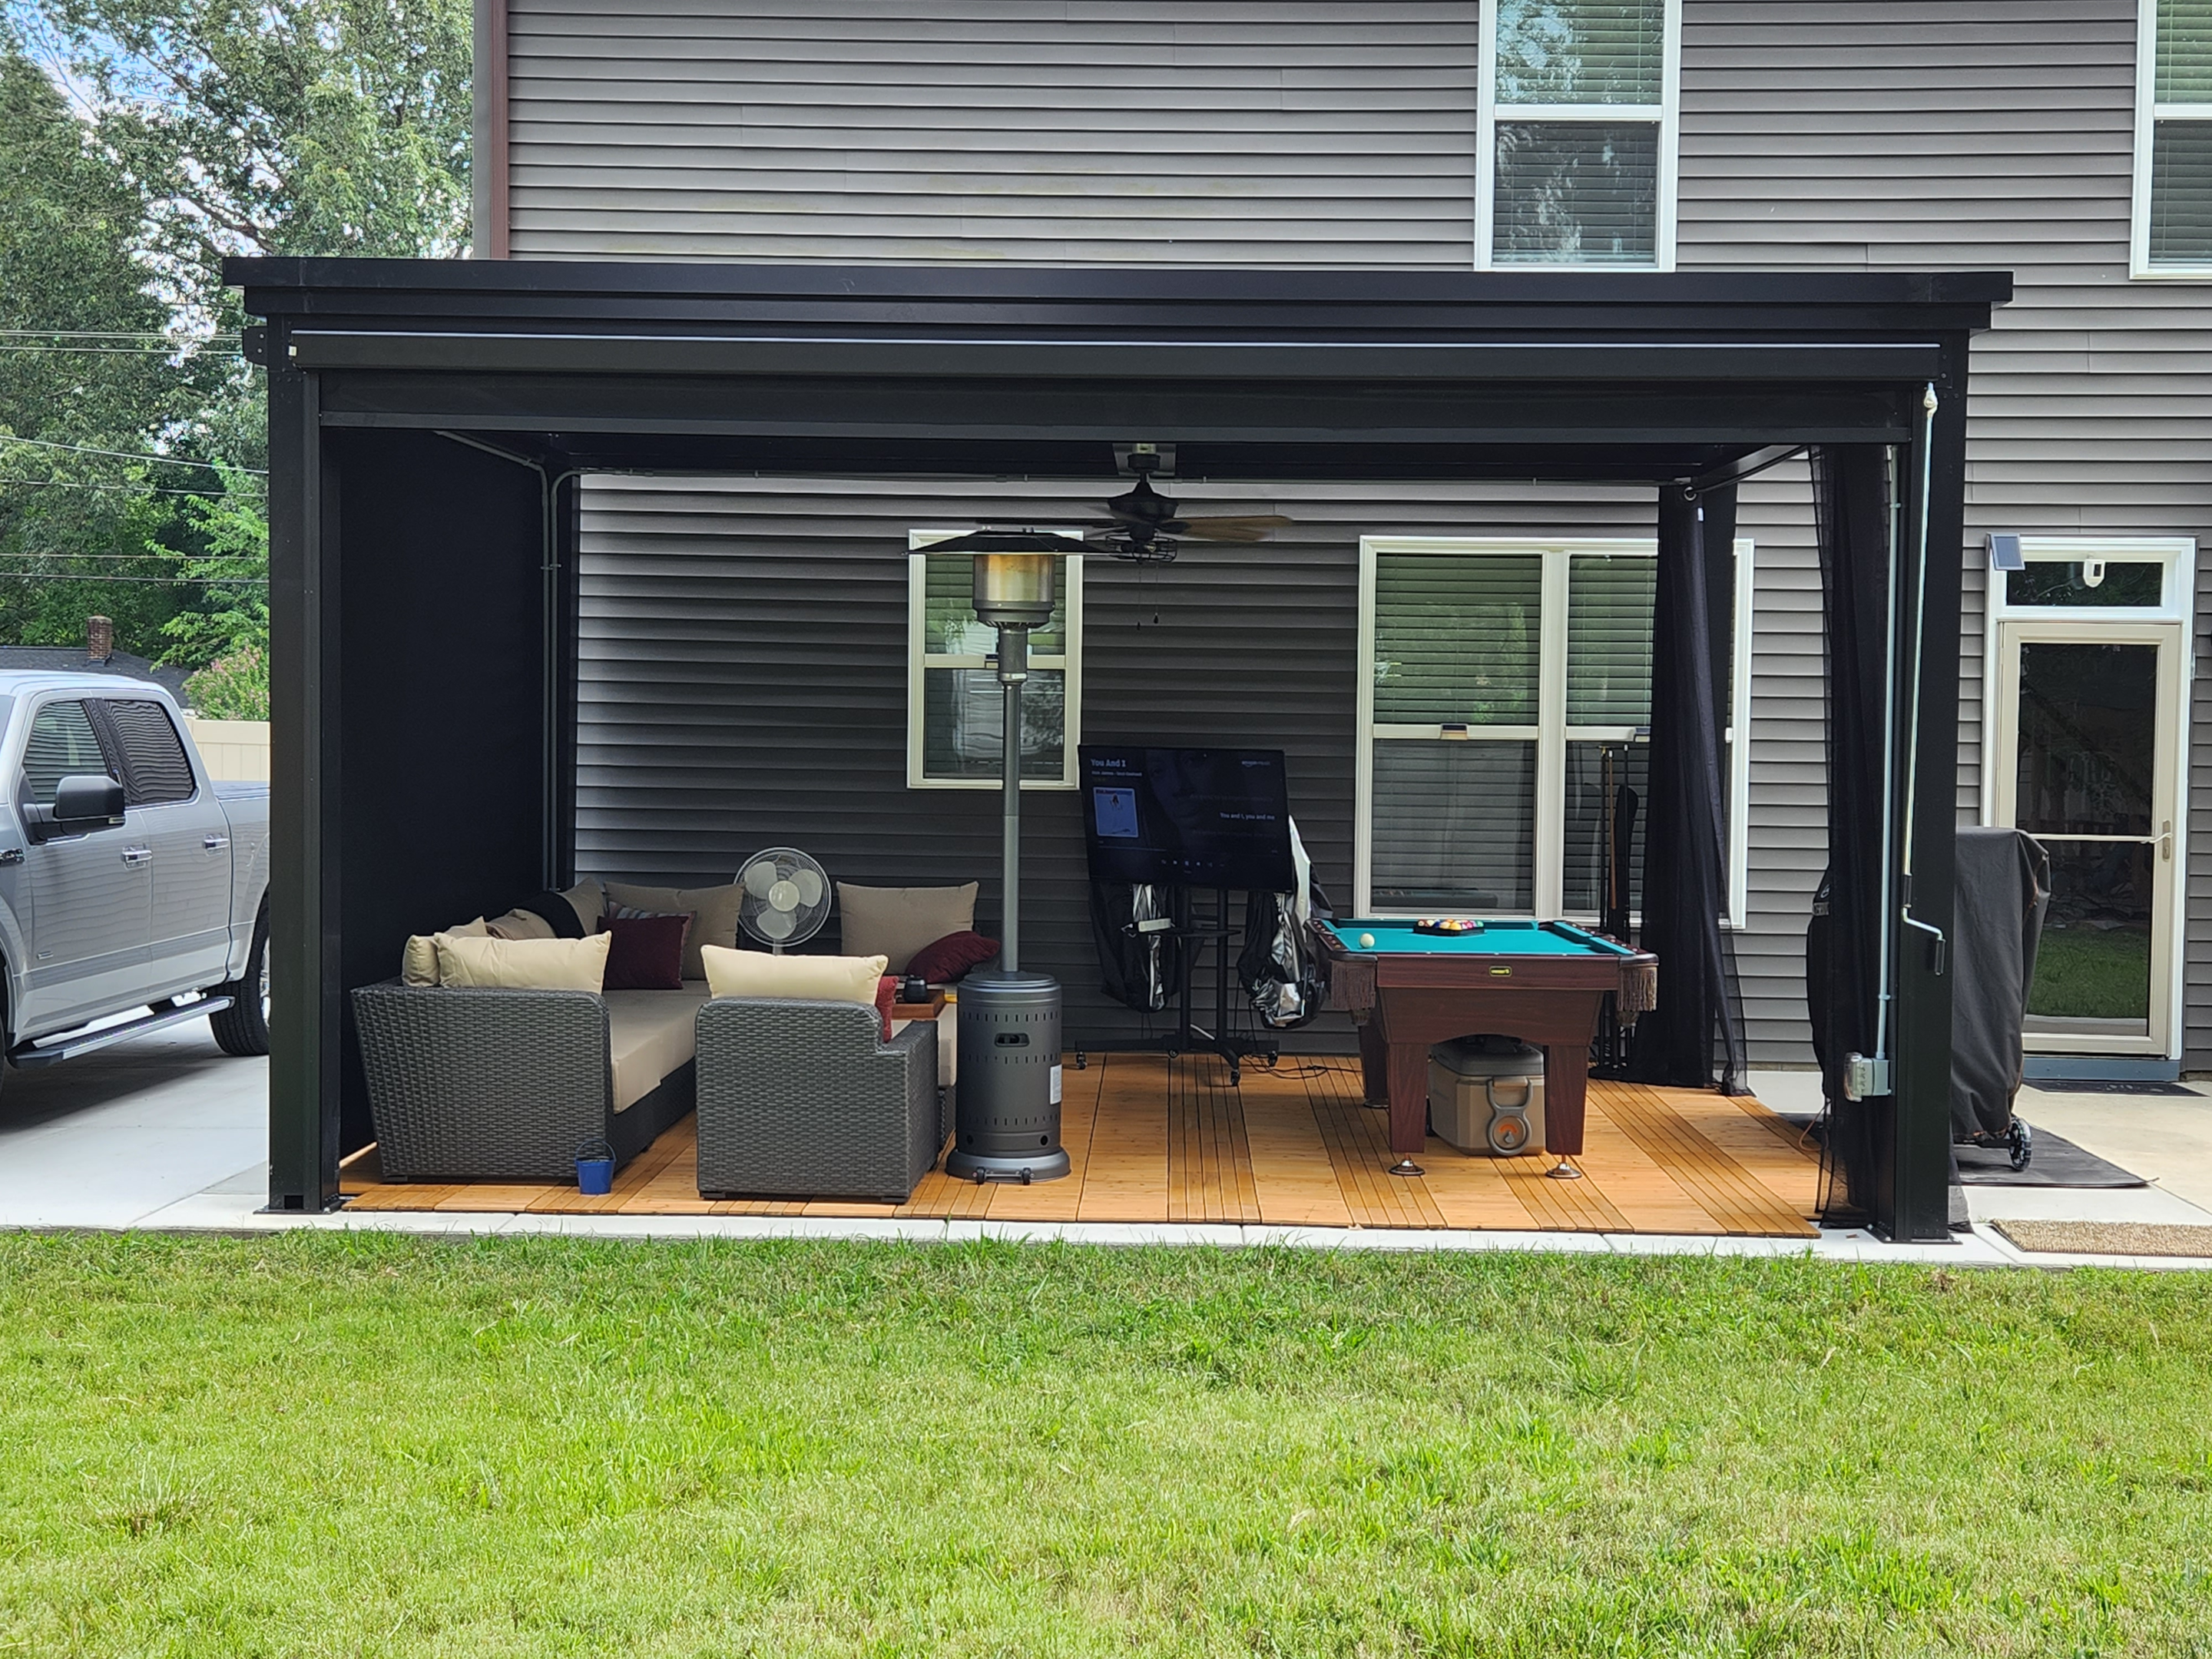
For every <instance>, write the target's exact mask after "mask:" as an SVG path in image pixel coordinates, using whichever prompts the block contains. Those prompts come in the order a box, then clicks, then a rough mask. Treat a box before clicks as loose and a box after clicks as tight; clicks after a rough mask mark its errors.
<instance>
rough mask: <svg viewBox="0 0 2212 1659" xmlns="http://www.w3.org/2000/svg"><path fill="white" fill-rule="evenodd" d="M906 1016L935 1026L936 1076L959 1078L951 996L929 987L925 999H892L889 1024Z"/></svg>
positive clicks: (946, 1080) (947, 1080) (943, 1080)
mask: <svg viewBox="0 0 2212 1659" xmlns="http://www.w3.org/2000/svg"><path fill="white" fill-rule="evenodd" d="M909 1019H926V1020H929V1021H932V1022H933V1023H934V1024H935V1025H936V1027H937V1080H938V1082H939V1083H940V1084H946V1085H950V1084H953V1083H957V1082H958V1081H959V1080H960V1079H959V1078H958V1076H957V1073H958V1071H959V1069H960V1065H959V1061H960V1039H959V1035H958V1033H957V1031H956V1030H954V1028H953V1024H952V1021H953V1007H952V1001H951V998H949V997H947V996H946V995H945V993H944V992H942V991H932V992H931V993H930V994H929V1000H927V1001H926V1002H894V1003H893V1004H891V1024H893V1025H894V1026H896V1025H899V1024H903V1023H904V1022H905V1021H907V1020H909Z"/></svg>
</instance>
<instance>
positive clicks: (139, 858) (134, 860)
mask: <svg viewBox="0 0 2212 1659" xmlns="http://www.w3.org/2000/svg"><path fill="white" fill-rule="evenodd" d="M123 861H124V862H125V864H151V863H152V862H153V861H154V849H153V848H150V847H126V848H124V849H123Z"/></svg>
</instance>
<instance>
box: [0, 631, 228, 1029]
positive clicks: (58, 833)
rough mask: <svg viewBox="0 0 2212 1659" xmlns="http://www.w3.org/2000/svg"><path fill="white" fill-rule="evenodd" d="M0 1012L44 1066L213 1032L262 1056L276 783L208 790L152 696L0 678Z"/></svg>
mask: <svg viewBox="0 0 2212 1659" xmlns="http://www.w3.org/2000/svg"><path fill="white" fill-rule="evenodd" d="M0 785H4V791H5V805H4V806H0V957H4V961H0V992H4V994H5V998H6V1005H5V1007H4V1009H0V1029H4V1040H5V1043H6V1051H7V1059H8V1063H9V1065H11V1066H48V1065H52V1064H54V1063H55V1062H56V1061H58V1060H67V1059H70V1058H71V1057H72V1056H75V1055H77V1054H85V1053H88V1052H89V1051H90V1050H92V1049H94V1048H106V1046H108V1045H109V1044H110V1043H112V1042H121V1041H123V1040H124V1039H125V1038H126V1037H132V1036H142V1035H143V1034H144V1033H146V1032H148V1031H151V1030H160V1029H161V1028H162V1027H165V1026H169V1025H177V1024H184V1023H185V1021H188V1020H193V1019H202V1018H204V1019H207V1020H208V1021H209V1023H210V1025H211V1026H212V1027H213V1030H214V1032H215V1040H216V1042H217V1043H218V1044H219V1045H220V1046H221V1047H222V1050H223V1052H224V1053H226V1054H267V1053H268V1052H269V1005H268V968H267V963H268V956H269V901H268V892H269V786H268V785H267V784H265V783H217V782H216V781H214V780H213V779H211V778H210V777H209V776H208V772H207V766H206V763H204V761H202V759H201V758H200V755H199V751H198V750H197V748H195V747H194V746H193V744H192V739H191V732H189V731H188V730H187V729H186V728H185V723H184V721H183V720H181V719H180V718H179V715H178V713H177V707H176V704H175V703H174V702H172V701H171V700H170V696H169V694H168V693H167V691H166V690H163V689H162V688H161V687H160V686H158V685H154V684H149V683H147V682H145V681H143V680H136V679H131V678H125V677H123V676H120V675H117V674H112V673H89V672H88V673H48V672H33V671H17V672H0Z"/></svg>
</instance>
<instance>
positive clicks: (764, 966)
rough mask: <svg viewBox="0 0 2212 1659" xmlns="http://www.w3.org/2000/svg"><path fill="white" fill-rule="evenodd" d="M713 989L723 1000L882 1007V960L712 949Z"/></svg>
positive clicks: (709, 954)
mask: <svg viewBox="0 0 2212 1659" xmlns="http://www.w3.org/2000/svg"><path fill="white" fill-rule="evenodd" d="M706 956H707V987H708V989H709V990H711V991H712V992H713V993H714V994H715V995H716V996H718V997H769V998H773V999H776V1000H784V1001H793V1000H797V1001H809V1002H857V1003H859V1004H860V1006H863V1007H866V1008H872V1007H874V1006H876V984H877V981H879V980H881V979H882V978H883V976H884V959H883V958H882V957H780V956H776V955H775V954H774V953H773V952H770V951H725V950H723V949H721V948H720V946H718V945H708V947H707V951H706Z"/></svg>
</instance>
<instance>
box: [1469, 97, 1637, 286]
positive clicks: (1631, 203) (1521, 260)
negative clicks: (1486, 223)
mask: <svg viewBox="0 0 2212 1659" xmlns="http://www.w3.org/2000/svg"><path fill="white" fill-rule="evenodd" d="M1497 146H1498V161H1497V167H1498V173H1497V180H1498V184H1497V193H1496V205H1495V207H1494V209H1493V215H1494V218H1493V228H1492V258H1493V259H1495V260H1497V261H1498V263H1499V264H1583V265H1649V264H1653V263H1655V262H1656V259H1657V258H1658V250H1659V205H1658V204H1659V128H1658V125H1657V124H1656V122H1651V121H1620V122H1615V121H1500V122H1499V123H1498V130H1497Z"/></svg>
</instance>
